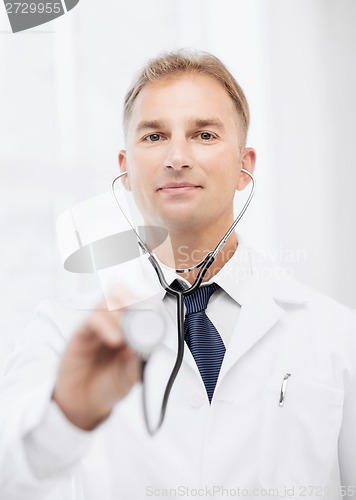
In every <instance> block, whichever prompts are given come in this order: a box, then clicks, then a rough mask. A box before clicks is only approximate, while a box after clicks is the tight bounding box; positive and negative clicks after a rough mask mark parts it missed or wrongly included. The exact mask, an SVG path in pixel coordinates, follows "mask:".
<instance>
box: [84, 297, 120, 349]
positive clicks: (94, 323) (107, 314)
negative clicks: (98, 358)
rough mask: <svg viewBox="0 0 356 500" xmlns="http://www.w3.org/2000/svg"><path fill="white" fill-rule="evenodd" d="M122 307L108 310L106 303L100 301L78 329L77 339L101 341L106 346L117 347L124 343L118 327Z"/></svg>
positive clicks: (93, 341)
mask: <svg viewBox="0 0 356 500" xmlns="http://www.w3.org/2000/svg"><path fill="white" fill-rule="evenodd" d="M123 313H124V309H120V310H115V311H108V309H107V307H106V303H105V302H102V303H100V304H99V305H98V307H97V309H96V310H95V311H94V312H93V313H92V314H91V315H90V316H89V317H88V318H87V320H86V321H85V322H84V324H83V325H82V326H81V328H80V330H79V331H78V334H77V335H78V340H85V341H86V342H92V343H93V344H94V343H95V340H97V341H99V343H103V344H105V345H106V346H108V347H113V348H118V347H120V346H123V345H125V340H124V336H123V334H122V331H121V329H120V317H121V316H122V314H123Z"/></svg>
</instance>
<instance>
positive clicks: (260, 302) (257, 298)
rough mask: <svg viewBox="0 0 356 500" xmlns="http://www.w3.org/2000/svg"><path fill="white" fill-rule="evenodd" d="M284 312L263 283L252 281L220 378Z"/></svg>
mask: <svg viewBox="0 0 356 500" xmlns="http://www.w3.org/2000/svg"><path fill="white" fill-rule="evenodd" d="M283 314H284V310H283V309H282V307H280V306H279V305H277V304H276V302H275V301H274V300H273V297H272V296H271V294H270V293H269V291H268V289H266V288H265V287H264V286H263V284H262V283H261V282H258V281H254V280H253V281H252V283H251V286H250V287H249V289H248V290H247V292H246V295H245V297H244V302H243V304H242V305H241V311H240V315H239V319H238V321H237V324H236V326H235V330H234V332H233V334H232V337H231V340H230V342H229V344H228V346H227V349H226V353H225V358H224V362H223V364H222V367H221V372H220V377H221V378H222V377H224V376H225V375H226V373H227V372H228V371H229V370H230V368H231V367H232V366H233V365H234V364H235V363H236V362H237V361H238V360H239V359H240V358H241V357H242V356H243V355H244V354H245V353H246V352H247V351H248V350H249V349H251V348H252V347H253V346H254V345H255V344H256V343H257V342H258V341H259V340H260V339H261V338H262V337H263V336H264V335H265V334H266V333H267V332H268V331H269V330H270V329H271V328H272V327H273V326H274V325H275V324H276V323H277V322H278V321H279V319H280V318H281V317H282V316H283Z"/></svg>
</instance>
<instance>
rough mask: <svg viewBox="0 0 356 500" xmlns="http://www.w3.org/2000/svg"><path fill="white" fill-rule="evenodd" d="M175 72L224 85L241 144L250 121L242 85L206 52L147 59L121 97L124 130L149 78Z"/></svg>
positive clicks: (177, 52)
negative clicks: (232, 103) (238, 127)
mask: <svg viewBox="0 0 356 500" xmlns="http://www.w3.org/2000/svg"><path fill="white" fill-rule="evenodd" d="M179 73H198V74H202V75H207V76H211V77H212V78H215V80H217V81H218V82H219V83H220V84H221V85H222V86H223V87H224V88H225V90H226V91H227V92H228V94H229V95H230V97H231V99H232V100H233V102H234V104H235V107H236V110H237V113H238V116H239V121H240V128H241V133H242V143H243V144H242V145H245V144H246V138H247V131H248V127H249V124H250V111H249V106H248V103H247V100H246V97H245V94H244V92H243V90H242V88H241V87H240V85H239V84H238V83H237V81H236V80H235V78H234V77H233V76H232V74H231V73H230V72H229V70H228V69H227V68H226V66H225V65H224V64H223V63H222V62H221V61H220V59H218V58H217V57H215V56H213V55H212V54H209V53H207V52H197V51H187V50H178V51H174V52H168V53H165V54H162V55H160V56H158V57H156V58H155V59H150V60H149V61H148V63H147V64H146V66H145V67H144V68H143V69H142V70H141V72H140V73H139V75H138V76H137V78H136V80H135V81H134V83H133V85H132V86H131V88H130V89H129V91H128V92H127V94H126V97H125V102H124V115H123V125H124V130H125V134H126V132H127V128H128V123H129V120H130V118H131V113H132V108H133V105H134V103H135V100H136V98H137V96H138V95H139V93H140V92H141V90H142V89H143V87H144V86H145V85H146V84H147V83H149V82H155V81H157V80H161V79H164V78H168V77H170V76H173V75H177V74H179Z"/></svg>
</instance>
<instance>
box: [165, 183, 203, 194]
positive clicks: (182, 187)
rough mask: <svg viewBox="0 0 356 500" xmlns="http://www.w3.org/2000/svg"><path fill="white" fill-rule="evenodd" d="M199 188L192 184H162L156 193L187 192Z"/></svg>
mask: <svg viewBox="0 0 356 500" xmlns="http://www.w3.org/2000/svg"><path fill="white" fill-rule="evenodd" d="M200 187H201V186H199V185H197V184H192V183H191V182H168V183H167V184H164V185H163V186H161V187H160V188H158V191H167V192H173V191H177V192H179V191H189V190H192V189H196V188H200Z"/></svg>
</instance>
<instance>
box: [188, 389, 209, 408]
mask: <svg viewBox="0 0 356 500" xmlns="http://www.w3.org/2000/svg"><path fill="white" fill-rule="evenodd" d="M207 398H208V396H207V395H205V394H200V393H199V392H196V393H195V394H193V395H192V396H191V398H190V400H189V402H190V406H192V407H193V408H200V407H201V406H203V404H204V403H205V400H206V399H207Z"/></svg>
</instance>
